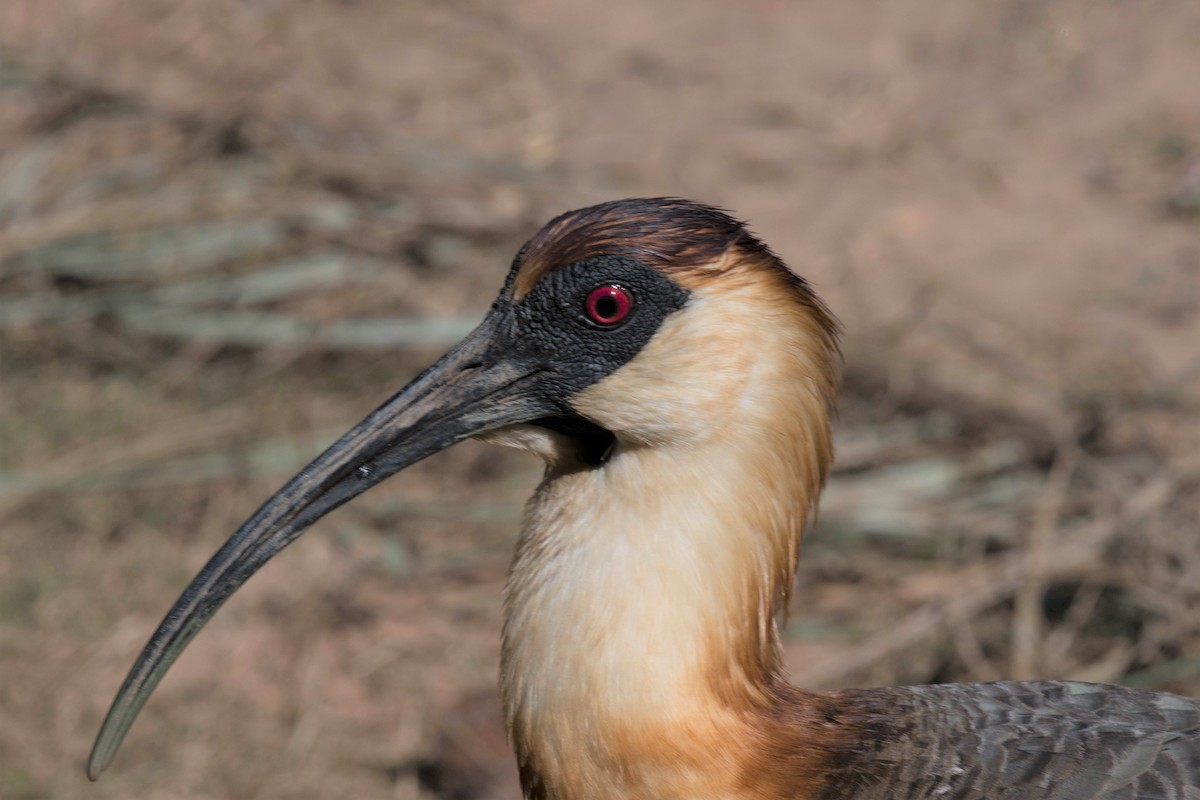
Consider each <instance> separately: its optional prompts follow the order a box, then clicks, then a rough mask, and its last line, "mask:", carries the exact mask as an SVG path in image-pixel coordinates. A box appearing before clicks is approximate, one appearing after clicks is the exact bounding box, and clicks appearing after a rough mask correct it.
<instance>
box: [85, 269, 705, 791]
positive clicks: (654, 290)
mask: <svg viewBox="0 0 1200 800" xmlns="http://www.w3.org/2000/svg"><path fill="white" fill-rule="evenodd" d="M520 260H521V256H518V257H517V264H515V265H514V267H513V270H512V272H510V273H509V276H508V280H507V281H506V284H505V288H504V290H503V291H502V292H501V294H500V296H499V297H498V298H497V300H496V302H495V303H494V304H493V305H492V308H491V310H490V311H489V312H488V314H487V316H486V317H485V318H484V320H483V322H482V323H480V325H479V327H478V328H476V329H475V330H474V331H473V332H472V333H471V334H469V335H468V336H467V337H466V338H465V339H464V340H463V341H462V342H460V343H459V344H458V345H456V346H455V347H454V348H452V349H451V350H450V352H449V353H447V354H446V355H445V356H443V357H442V358H441V359H439V360H438V361H437V363H435V364H434V365H433V366H431V367H430V368H429V369H427V370H425V371H424V372H423V373H421V374H420V375H418V376H417V377H416V378H415V379H414V380H413V381H412V382H411V383H410V384H409V385H408V386H407V387H405V388H404V389H403V390H401V391H400V392H399V393H398V394H397V395H395V396H394V397H392V398H391V399H390V400H388V401H387V402H386V403H384V404H383V405H382V406H380V407H379V408H378V409H376V410H375V411H374V412H372V413H371V414H370V416H368V417H367V418H366V419H364V420H363V421H362V422H360V423H359V424H358V425H356V426H355V427H354V428H353V429H352V430H350V432H348V433H347V434H346V435H345V436H343V437H342V438H341V439H339V440H338V441H337V442H336V443H335V444H334V445H333V446H331V447H330V448H329V449H328V450H326V451H325V452H324V453H322V454H321V455H320V456H318V457H317V458H316V459H315V460H314V461H313V462H312V463H311V464H309V465H308V466H307V467H305V468H304V469H303V470H301V472H300V473H299V474H298V475H296V477H294V478H292V480H290V481H288V483H287V484H286V485H285V486H284V487H283V488H282V489H280V490H279V492H277V493H276V494H275V495H274V496H273V497H272V498H271V499H270V500H268V501H267V502H266V503H264V504H263V506H262V507H261V508H260V509H259V510H258V511H257V512H255V514H254V515H253V516H252V517H250V519H249V520H247V521H246V523H245V524H244V525H242V527H241V528H239V529H238V531H237V532H236V533H234V534H233V536H231V537H230V539H229V541H227V542H226V543H225V545H224V546H223V547H222V548H221V549H220V550H219V551H218V552H217V554H216V555H214V556H213V557H212V559H211V560H210V561H209V562H208V564H206V565H205V567H204V569H202V570H201V571H200V574H199V575H197V576H196V577H195V578H194V579H193V580H192V582H191V583H190V584H189V585H188V587H187V588H186V589H185V590H184V592H183V594H182V595H181V596H180V597H179V599H178V600H176V602H175V605H174V606H172V608H171V610H170V611H169V612H167V616H166V617H165V618H164V619H163V621H162V622H161V623H160V624H159V627H158V629H157V630H156V631H155V633H154V635H153V636H151V638H150V641H149V642H148V643H147V644H146V646H145V648H144V649H143V650H142V653H141V655H140V656H139V657H138V660H137V662H135V663H134V665H133V668H132V669H131V670H130V671H129V675H128V676H127V677H126V679H125V683H124V684H123V685H122V687H121V690H120V691H119V692H118V693H117V697H116V699H115V700H113V704H112V707H111V708H110V709H109V712H108V716H107V718H106V719H105V721H104V725H103V727H102V728H101V729H100V733H99V735H98V736H97V738H96V743H95V745H94V746H93V748H92V755H91V758H90V759H89V761H88V776H89V777H91V778H92V779H93V780H94V779H95V778H96V777H98V776H99V774H100V772H102V771H103V770H104V769H105V768H106V767H107V766H108V764H109V762H110V761H111V760H112V758H113V756H114V755H115V754H116V751H117V748H118V747H119V746H120V744H121V741H122V740H123V739H124V738H125V734H126V732H127V731H128V729H129V726H130V725H132V724H133V720H134V719H135V718H136V716H137V714H138V711H140V710H141V707H142V705H143V704H144V703H145V702H146V700H147V699H148V698H149V696H150V693H151V692H153V690H154V687H155V686H157V685H158V682H159V681H160V680H161V679H162V677H163V676H164V675H165V674H166V672H167V670H168V669H169V668H170V666H171V664H172V663H174V661H175V659H176V658H178V657H179V655H180V653H182V652H183V649H184V648H185V647H186V646H187V644H188V643H189V642H190V641H191V640H192V639H193V638H194V637H195V635H196V634H197V633H199V631H200V629H201V628H202V627H203V626H204V624H205V623H206V622H207V621H208V620H209V618H211V617H212V615H213V614H215V613H216V611H217V609H219V608H220V607H221V605H222V604H223V603H224V602H225V600H226V599H228V598H229V596H230V595H231V594H233V592H234V591H236V590H237V588H238V587H239V586H241V585H242V584H243V583H244V582H245V581H246V580H247V579H248V578H249V577H250V576H251V575H253V574H254V573H255V572H257V571H258V569H259V568H261V567H262V565H263V564H265V563H266V562H267V561H268V560H269V559H270V558H271V557H272V556H274V555H275V554H276V553H277V552H279V551H280V550H282V549H283V548H284V547H286V546H287V545H288V544H290V543H291V542H293V541H295V539H296V538H298V537H299V536H300V534H302V533H303V532H304V531H305V529H307V528H308V526H309V525H311V524H312V523H313V522H315V521H316V520H317V519H319V518H320V517H322V516H324V515H325V514H327V513H329V512H330V511H332V510H333V509H335V508H337V507H338V506H340V505H342V504H344V503H346V502H348V501H349V500H351V499H352V498H354V497H356V496H358V495H360V494H362V493H363V492H365V491H366V490H367V489H369V488H371V487H372V486H374V485H376V484H378V483H380V482H382V481H383V480H385V479H386V478H388V477H389V476H391V475H393V474H395V473H396V472H399V471H400V470H402V469H404V468H405V467H406V466H409V465H410V464H413V463H415V462H417V461H420V460H421V459H423V458H425V457H426V456H429V455H432V454H433V453H436V452H438V451H439V450H443V449H445V448H446V447H449V446H450V445H452V444H455V443H456V442H460V441H462V440H463V439H467V438H470V437H471V436H475V435H478V434H482V433H487V432H489V431H494V430H497V429H500V428H503V427H506V426H509V425H515V424H522V423H526V424H536V425H541V426H543V427H546V428H549V429H552V430H556V431H559V432H561V433H565V434H567V435H568V436H570V437H572V438H573V439H575V440H576V441H577V442H578V443H579V444H580V452H581V455H582V459H583V461H584V463H585V464H599V463H601V462H602V461H603V459H604V457H605V453H606V452H607V451H608V450H609V448H610V446H611V444H612V441H613V437H612V434H611V433H609V432H608V431H605V430H604V429H603V428H601V427H600V426H598V425H597V424H596V423H594V422H592V421H590V420H587V419H584V418H583V417H582V416H580V415H579V414H578V413H577V412H575V411H574V410H573V409H572V408H571V406H570V399H571V397H572V396H573V395H575V394H576V393H578V392H579V391H581V390H582V389H585V388H586V387H588V386H591V385H593V384H595V383H596V382H597V381H600V380H601V379H603V378H604V377H605V376H607V375H610V374H612V373H613V372H614V371H616V370H617V369H619V368H620V367H621V366H622V365H623V364H625V363H627V362H628V361H629V360H630V359H632V358H633V357H634V356H635V355H637V353H638V352H639V351H640V350H641V348H642V347H643V346H645V344H646V342H648V341H649V340H650V339H651V337H653V336H654V334H655V332H656V331H657V330H658V328H659V326H660V325H661V324H662V321H663V319H665V318H666V316H667V315H668V314H670V313H671V312H673V311H675V310H677V309H679V308H681V307H682V306H683V305H684V303H685V302H686V301H687V298H688V294H687V292H686V291H684V290H683V289H682V288H680V287H679V286H678V285H676V284H675V283H674V282H672V281H671V280H670V279H668V278H666V277H665V276H663V275H662V274H660V273H659V272H658V271H656V270H653V269H651V268H650V267H648V266H646V265H645V264H643V263H642V262H641V261H638V260H637V259H635V258H633V257H631V256H628V255H618V256H612V255H597V256H591V257H589V258H585V259H584V260H582V261H579V262H576V263H573V264H569V265H567V266H564V267H560V268H559V269H556V270H553V271H551V272H549V273H548V274H546V275H545V276H544V277H543V278H542V279H541V280H540V281H538V283H537V284H536V285H535V286H534V287H533V289H532V290H531V291H530V292H529V293H528V294H527V295H526V296H525V297H523V298H521V299H520V300H519V301H516V302H514V301H513V299H512V287H513V284H514V280H515V275H516V272H517V270H518V269H519V264H520ZM610 283H614V284H618V285H620V286H622V287H625V288H626V289H627V290H629V292H630V293H631V294H632V296H633V305H632V308H631V310H630V312H629V315H628V316H627V317H626V318H625V319H623V320H622V321H621V322H619V323H618V324H615V325H612V326H599V325H597V324H595V323H594V322H592V321H591V320H590V319H588V317H587V315H586V312H585V302H586V299H587V296H588V294H589V293H590V292H591V291H592V290H593V289H595V288H596V287H598V286H603V285H606V284H610Z"/></svg>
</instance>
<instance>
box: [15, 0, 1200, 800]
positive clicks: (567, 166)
mask: <svg viewBox="0 0 1200 800" xmlns="http://www.w3.org/2000/svg"><path fill="white" fill-rule="evenodd" d="M1197 42H1200V5H1198V4H1196V3H1195V2H1192V0H1143V1H1141V2H1132V1H1131V0H1040V1H1038V2H1034V1H1033V0H984V1H983V2H975V3H962V2H957V0H902V2H890V3H887V2H862V3H834V2H823V3H821V2H779V1H777V0H756V1H755V2H747V3H737V4H733V3H726V2H720V0H693V2H686V3H685V2H682V0H676V1H675V2H666V3H658V4H645V3H641V2H636V0H608V2H605V3H603V4H599V5H595V4H588V5H585V4H565V3H551V2H545V1H544V0H517V2H512V3H505V4H495V3H486V2H482V0H456V1H455V2H433V0H428V1H427V2H419V1H418V0H410V1H409V2H393V1H392V0H295V1H293V2H283V1H282V0H207V2H203V3H178V2H173V0H5V1H4V2H3V3H2V4H0V797H2V798H4V799H5V800H13V799H14V798H16V799H18V800H35V799H36V798H85V797H86V798H118V797H121V798H127V797H138V798H177V797H192V798H326V797H403V798H416V797H453V798H462V799H463V800H465V799H466V798H477V797H489V798H512V797H515V796H516V795H517V788H516V780H515V775H514V773H513V771H512V768H511V766H510V764H509V760H510V757H509V756H508V754H507V749H506V746H505V743H504V738H503V732H502V730H501V729H500V726H499V722H498V716H497V712H496V701H495V699H494V694H495V689H494V685H495V676H496V671H497V658H498V649H499V627H500V612H501V608H500V603H501V591H502V587H503V583H504V574H505V570H506V567H507V561H508V557H509V551H510V549H511V546H512V542H513V538H514V534H515V530H516V526H517V523H518V519H519V515H520V511H521V507H522V503H523V502H524V499H525V497H526V496H527V495H528V494H529V492H530V491H531V489H532V488H533V486H534V485H535V484H536V482H537V480H538V475H539V466H538V464H537V463H535V462H534V461H532V460H531V459H530V458H527V457H524V456H521V455H519V454H516V453H511V452H507V451H500V450H498V449H487V448H484V447H483V446H480V445H475V444H473V443H468V444H464V445H460V446H459V447H457V448H454V449H453V450H451V451H449V452H446V453H443V454H441V455H439V456H436V457H434V458H431V459H429V460H428V461H427V462H425V463H423V464H421V465H418V466H417V467H415V468H413V469H411V470H409V471H408V472H406V473H405V474H404V475H402V476H400V477H397V478H396V479H393V480H392V481H390V482H389V483H388V484H386V485H385V486H383V487H381V488H379V489H377V490H376V491H374V492H372V493H371V494H370V495H368V496H366V497H364V498H362V499H361V500H359V501H358V502H356V503H355V504H353V505H351V506H349V507H347V508H345V509H342V510H341V511H339V512H338V513H336V514H334V515H333V516H331V517H330V518H328V519H326V520H325V521H323V522H321V523H320V524H319V525H317V526H316V528H315V529H314V530H313V532H312V533H311V534H309V535H308V536H307V537H306V538H305V539H303V540H302V541H301V542H300V543H299V544H298V545H297V546H296V547H294V548H292V549H291V550H289V551H287V552H285V553H284V554H282V555H281V556H279V557H278V558H277V559H276V560H275V561H274V562H272V564H271V565H270V566H269V567H268V568H266V569H265V570H264V571H263V573H262V574H260V575H259V576H258V577H256V578H255V579H254V580H253V581H251V582H250V584H249V585H248V586H247V587H246V588H245V589H244V590H243V591H242V592H240V593H239V594H238V595H237V597H236V598H235V599H234V600H233V601H231V602H230V603H229V605H228V606H227V607H226V608H225V609H224V610H223V611H222V612H221V614H220V615H219V616H218V617H217V618H216V620H215V621H214V622H213V624H211V625H210V627H209V628H208V630H207V631H206V632H205V633H204V635H202V636H201V637H200V638H199V640H198V641H197V642H196V643H195V644H194V645H193V647H192V648H191V649H190V651H189V652H188V653H187V655H186V656H185V657H184V658H183V659H181V660H180V662H179V663H178V664H177V665H176V666H175V668H174V670H173V671H172V674H171V675H170V676H169V677H168V678H167V680H165V681H164V682H163V684H162V686H161V687H160V689H159V691H158V693H157V695H156V696H155V698H154V699H153V700H152V701H151V703H150V704H149V705H148V706H147V708H146V710H145V713H144V714H143V715H142V717H141V719H140V720H139V722H138V724H137V725H136V726H135V727H134V729H133V731H132V733H131V735H130V737H129V739H128V741H127V742H126V746H125V748H124V750H123V752H122V753H121V755H120V756H119V757H118V759H117V761H116V763H115V764H114V766H113V768H112V769H111V770H110V771H109V772H108V773H107V774H106V775H105V777H104V778H103V779H102V780H101V781H100V782H99V783H97V784H89V783H88V782H87V781H86V780H85V778H84V777H83V762H84V760H85V758H86V755H87V751H88V748H89V747H90V743H91V738H92V736H93V735H94V733H95V731H96V729H97V726H98V725H99V723H100V721H101V718H102V716H103V713H104V711H105V710H106V708H107V706H108V703H109V701H110V700H111V698H112V696H113V693H114V692H115V690H116V688H117V687H118V685H119V683H120V681H121V679H122V677H123V675H124V672H125V670H126V669H127V668H128V667H129V665H130V664H131V663H132V660H133V659H134V657H135V655H136V653H137V651H138V650H139V648H140V647H141V645H142V644H143V642H144V641H145V639H146V637H147V636H148V635H149V633H150V631H151V630H152V629H153V627H154V625H155V624H156V623H157V622H158V620H159V618H160V616H161V615H162V614H163V613H164V612H165V610H166V609H167V607H168V606H169V604H170V603H171V602H172V601H173V600H174V598H175V596H176V595H177V593H178V592H179V591H180V589H181V588H182V587H183V585H184V584H185V583H186V581H187V580H188V578H189V577H190V576H191V575H192V574H193V573H194V572H195V571H196V570H197V569H198V568H199V567H200V566H201V565H202V564H203V562H204V561H205V560H206V559H207V558H208V556H209V555H210V554H211V553H212V552H213V551H214V550H215V549H216V547H217V546H218V545H219V544H220V543H221V542H222V541H224V539H225V537H226V536H227V535H228V534H229V533H231V532H232V531H233V530H234V529H235V528H236V527H237V525H238V524H239V523H240V522H241V521H242V520H243V519H244V518H245V517H246V516H248V514H249V513H250V512H251V511H253V510H254V509H255V508H256V507H257V505H258V504H259V503H260V502H261V501H262V500H264V499H265V498H266V497H267V496H268V495H269V494H270V493H271V492H273V491H274V490H275V489H276V488H277V487H278V486H279V485H280V484H281V483H282V482H283V481H284V480H285V479H286V478H288V477H289V476H290V475H291V474H292V473H293V472H294V471H295V470H296V469H297V468H299V467H300V466H302V465H303V464H304V463H305V462H306V460H307V459H308V458H310V457H311V456H313V455H314V454H315V453H316V452H318V450H319V449H321V448H322V447H323V446H325V445H326V444H328V443H330V442H331V441H332V440H333V439H334V438H335V437H336V436H337V435H338V434H340V433H341V432H342V431H343V430H345V429H346V428H348V427H349V426H350V425H351V424H352V423H354V422H356V421H357V420H358V419H359V418H361V417H362V416H363V415H364V414H365V413H366V412H368V411H369V410H370V409H372V408H374V407H375V406H376V405H377V404H378V403H379V402H381V401H382V400H383V399H384V398H386V397H387V396H389V395H390V394H391V393H392V392H394V391H395V390H396V389H398V388H399V387H400V386H401V385H403V384H404V383H405V382H406V381H407V380H408V379H409V378H410V377H412V375H413V374H415V372H416V371H417V370H418V369H419V368H420V367H421V366H423V365H425V364H426V363H428V362H429V361H430V360H432V359H433V358H435V357H436V356H437V355H439V354H440V353H441V352H442V351H443V350H444V349H445V348H446V347H447V346H448V345H449V344H450V343H452V342H453V341H455V340H456V339H457V338H458V337H459V336H460V335H461V334H462V333H463V332H464V331H465V330H467V329H468V328H469V327H470V326H471V325H472V324H473V322H474V321H475V320H476V319H477V318H479V317H480V316H481V314H482V312H483V311H484V309H485V308H486V307H487V304H488V303H489V301H490V299H491V297H492V296H493V294H494V292H495V291H496V290H497V288H498V287H499V285H500V281H501V279H502V277H503V275H504V273H505V271H506V269H507V267H508V264H509V262H510V259H511V258H512V255H513V253H514V252H515V251H516V249H517V248H518V247H519V246H520V244H521V243H522V242H523V241H524V240H525V239H526V238H527V237H528V236H530V235H531V234H532V233H533V232H534V231H535V230H536V229H537V228H538V227H539V226H540V225H541V224H542V223H543V222H544V221H545V220H546V219H548V218H549V217H550V216H552V215H553V214H556V213H558V212H560V211H562V210H565V209H567V208H573V207H579V206H582V205H587V204H590V203H593V202H596V201H600V200H606V199H612V198H616V197H621V196H629V195H659V194H671V195H682V196H686V197H691V198H695V199H699V200H703V201H706V202H710V203H715V204H719V205H722V206H724V207H727V208H729V209H732V210H733V211H734V213H736V214H737V215H739V216H740V217H742V218H745V219H748V220H749V221H750V223H751V225H752V227H753V228H754V229H755V230H756V231H757V232H758V233H760V234H761V235H762V236H763V238H764V239H765V240H766V241H767V242H768V243H770V244H771V246H772V247H773V248H774V249H775V250H777V251H778V252H779V253H780V254H782V255H783V257H784V258H785V259H786V260H787V261H788V262H789V263H790V264H792V265H793V266H794V267H796V268H797V269H798V270H799V271H800V272H801V273H802V274H804V275H806V276H807V277H808V278H810V279H811V280H812V281H813V282H814V284H815V285H816V287H817V288H818V290H819V291H820V292H821V293H822V295H823V296H824V297H825V298H826V299H827V301H828V302H829V303H830V305H831V306H832V307H833V309H834V310H835V311H836V312H837V313H838V315H839V316H840V317H841V319H842V320H843V321H844V323H845V325H846V330H847V336H846V343H845V352H846V386H845V396H844V399H843V403H842V414H841V417H840V419H839V421H838V423H837V436H838V448H839V458H838V465H837V468H836V472H835V474H834V475H833V477H832V480H831V483H830V487H829V490H828V493H827V497H826V501H825V503H824V505H823V513H822V516H821V522H820V526H819V527H818V529H817V530H816V531H814V532H813V533H812V534H811V535H810V536H809V538H808V540H807V542H806V547H805V553H804V558H803V563H802V567H801V570H800V575H799V581H798V588H797V591H796V593H795V595H794V602H793V607H792V609H791V615H790V617H789V619H788V622H787V626H786V648H787V662H788V667H789V670H790V674H791V676H792V678H793V679H794V680H795V681H796V682H798V683H800V684H803V685H805V686H810V687H815V688H827V687H835V686H860V685H870V684H883V683H912V682H931V681H959V680H993V679H999V678H1010V677H1019V678H1030V677H1059V678H1078V679H1085V680H1097V681H1112V682H1119V683H1125V684H1129V685H1133V686H1140V687H1146V688H1151V689H1160V690H1171V691H1177V692H1183V693H1190V694H1193V695H1195V694H1200V491H1198V488H1200V457H1198V455H1197V454H1198V453H1200V417H1198V411H1200V80H1198V79H1197V76H1200V47H1198V46H1197Z"/></svg>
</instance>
